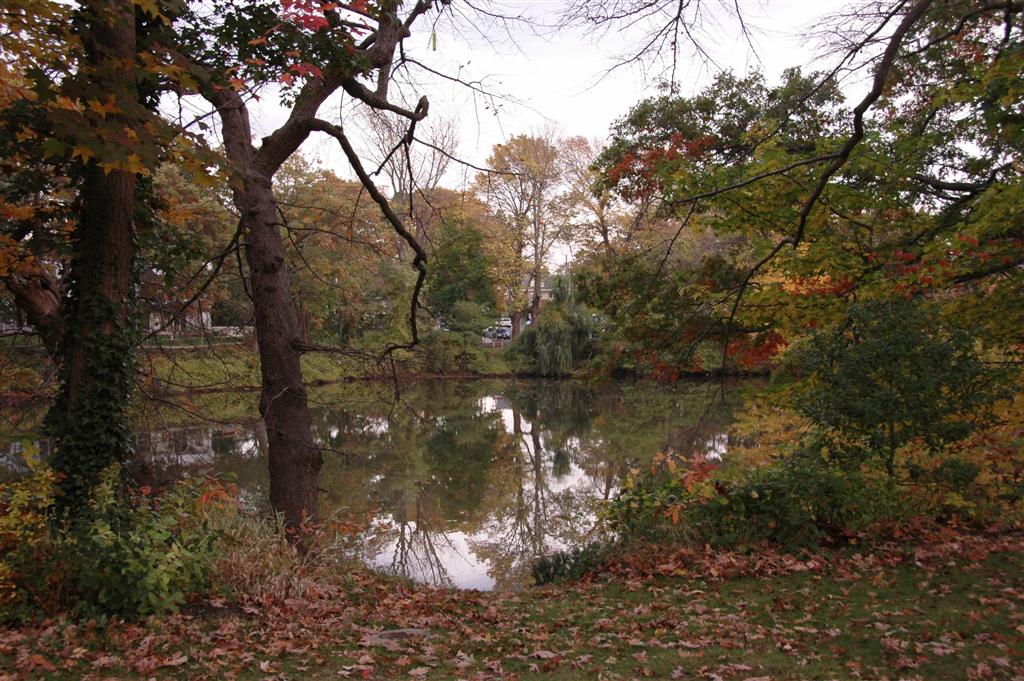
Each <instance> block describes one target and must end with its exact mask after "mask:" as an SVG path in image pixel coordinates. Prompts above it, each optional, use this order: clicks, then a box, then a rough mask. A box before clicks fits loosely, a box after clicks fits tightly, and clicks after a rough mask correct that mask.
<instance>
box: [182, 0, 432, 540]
mask: <svg viewBox="0 0 1024 681" xmlns="http://www.w3.org/2000/svg"><path fill="white" fill-rule="evenodd" d="M432 6H433V3H432V2H431V1H430V0H420V1H418V2H416V3H415V4H414V5H413V6H412V7H409V8H408V9H407V10H406V11H405V12H404V13H403V12H402V10H403V8H402V6H401V4H400V3H399V2H397V1H395V0H382V1H381V2H379V3H367V2H362V3H355V4H353V5H351V6H344V7H339V6H335V5H329V4H325V5H322V6H321V5H314V4H313V3H306V2H287V3H283V5H281V6H279V5H277V3H276V2H273V3H272V2H234V1H231V0H217V1H215V2H213V3H204V4H202V5H197V6H196V7H195V8H193V9H192V10H191V11H190V12H188V13H187V14H186V15H185V16H184V17H183V19H182V21H181V22H180V23H179V25H178V27H177V28H178V30H177V33H178V42H177V43H176V44H175V45H173V46H171V48H170V51H171V52H172V54H173V55H174V56H175V57H176V58H177V65H178V67H179V68H180V69H181V70H182V71H183V73H185V74H188V76H190V77H191V78H192V79H193V80H194V89H195V91H196V92H197V93H198V94H199V95H201V96H202V97H203V98H205V99H206V100H207V101H208V102H209V104H210V105H212V106H213V107H214V111H215V112H216V114H217V116H218V117H219V119H220V133H221V136H222V137H223V143H224V153H225V156H226V159H227V161H228V163H229V165H230V170H231V174H232V194H233V198H232V200H233V203H234V206H235V208H236V210H237V211H238V214H239V216H240V217H239V232H240V233H241V234H242V235H243V236H244V240H245V254H246V260H247V264H248V273H249V277H250V286H249V289H250V291H251V293H252V299H253V308H254V312H255V327H256V336H257V340H258V343H259V353H260V366H261V372H262V396H261V399H260V413H261V414H262V416H263V418H264V420H265V421H266V425H267V440H268V444H269V452H268V455H269V465H270V501H271V504H272V505H273V507H274V508H275V509H276V510H277V511H279V512H281V513H282V514H283V516H284V520H285V522H286V524H288V525H289V526H296V525H299V524H301V523H302V522H304V521H306V520H310V519H316V517H317V512H318V504H317V480H318V475H319V470H320V466H321V462H322V457H321V453H320V450H319V448H318V447H317V446H316V444H315V443H314V441H313V438H312V433H311V418H310V411H309V406H308V401H307V396H306V388H305V386H304V384H303V379H302V369H301V366H300V362H299V359H300V357H301V355H302V353H303V352H305V351H308V350H311V349H312V348H311V347H310V346H309V345H308V344H306V343H305V342H304V341H303V339H302V333H301V329H300V325H299V320H298V316H297V314H296V307H295V301H294V298H293V294H292V286H291V277H290V274H289V271H288V267H287V266H286V258H287V252H286V247H285V242H284V240H283V238H282V227H283V225H282V220H281V210H280V207H279V205H278V203H277V197H276V195H275V190H274V178H275V176H276V174H277V172H278V171H279V170H280V169H281V167H282V165H283V164H284V163H285V162H286V161H287V160H288V159H289V158H290V157H291V156H292V155H293V154H294V153H295V152H296V150H297V149H298V148H299V146H300V145H301V144H302V143H303V142H304V141H305V140H306V139H307V138H309V136H310V135H311V134H313V133H314V132H320V133H323V134H326V135H328V136H330V137H332V138H333V139H335V140H336V141H337V142H338V143H339V144H340V146H341V148H342V150H343V152H344V154H345V156H346V158H347V159H348V161H349V162H350V164H351V165H352V168H353V170H354V172H355V173H356V175H357V177H358V178H359V180H360V182H361V183H362V184H363V186H364V187H365V188H366V190H367V192H368V194H369V195H370V197H371V198H372V199H373V200H374V201H375V202H376V203H377V204H378V206H379V207H380V209H381V211H382V213H383V214H384V216H385V217H386V218H387V220H388V221H389V222H390V223H391V225H392V227H393V228H394V229H395V231H396V232H397V233H398V234H399V235H400V236H401V237H402V238H403V239H405V240H406V242H407V244H408V245H409V247H410V248H411V250H412V251H413V253H414V254H415V256H414V260H413V264H414V266H415V267H416V268H417V269H418V270H419V279H418V281H417V284H416V287H415V291H414V295H413V302H412V309H411V311H410V315H409V321H410V325H411V332H412V339H413V341H415V338H416V314H415V311H416V306H417V300H416V297H417V295H418V293H419V288H420V285H421V283H422V278H423V275H424V274H425V260H426V254H425V252H424V251H423V249H422V248H421V247H420V245H419V244H418V243H417V242H416V240H415V239H414V238H413V236H412V235H411V234H410V233H409V232H408V231H407V230H406V228H405V226H404V224H403V223H402V221H401V219H400V218H399V217H398V215H397V214H396V212H395V211H394V210H393V209H392V207H391V205H390V204H389V203H388V201H387V199H386V198H385V197H384V195H383V194H382V193H381V192H380V191H379V190H378V189H377V188H376V186H375V185H374V184H373V182H372V180H371V178H370V175H369V173H368V172H367V171H366V170H365V169H364V167H363V164H362V162H361V160H360V159H359V157H358V156H357V154H356V152H355V150H354V148H353V145H352V143H351V142H350V140H349V137H348V132H347V131H346V129H345V128H344V127H343V125H339V124H335V123H332V122H329V121H326V120H323V119H321V118H318V112H319V110H320V108H321V106H322V105H323V104H324V103H325V102H326V101H327V100H328V98H330V97H331V96H332V95H335V94H336V93H338V92H344V93H345V94H346V95H347V96H349V97H351V98H353V99H355V100H357V101H359V102H361V103H362V104H364V105H366V106H369V107H371V108H375V109H378V110H381V111H387V112H390V113H391V114H395V115H398V116H401V117H403V118H404V119H405V120H406V121H408V123H409V126H410V133H409V136H408V138H409V140H411V137H412V130H413V129H414V127H415V123H416V122H418V121H420V120H422V119H423V118H424V117H425V116H426V115H427V100H426V98H425V97H424V98H422V99H420V101H419V103H418V104H417V105H416V106H415V108H406V107H404V106H402V105H400V104H396V103H393V102H391V101H389V100H388V98H387V97H388V84H389V82H390V77H391V69H392V66H393V64H394V63H395V59H396V49H397V47H398V45H399V44H400V43H401V41H402V40H404V39H405V38H406V37H407V36H408V35H409V34H410V31H411V27H412V25H413V24H414V23H415V22H416V20H417V19H418V18H420V17H421V16H424V15H425V14H426V13H427V12H428V11H429V10H430V9H431V8H432ZM282 7H283V9H284V11H283V12H282V11H281V8H282ZM367 77H373V78H374V79H375V81H376V87H374V88H373V89H371V88H369V87H367V86H366V85H365V84H364V82H363V79H364V78H367ZM273 80H276V81H278V82H279V83H280V84H281V86H282V88H283V93H284V96H283V100H282V101H283V103H285V104H286V105H288V118H287V120H286V121H285V123H284V124H283V125H281V126H280V127H279V128H277V129H276V130H274V131H273V132H271V133H270V134H269V135H267V136H265V137H264V138H263V139H262V140H261V141H260V142H259V143H258V144H255V143H254V140H253V133H252V124H251V115H250V103H251V101H252V100H251V94H252V93H254V92H255V91H256V90H257V89H258V88H259V87H260V86H261V84H263V83H265V82H267V81H273Z"/></svg>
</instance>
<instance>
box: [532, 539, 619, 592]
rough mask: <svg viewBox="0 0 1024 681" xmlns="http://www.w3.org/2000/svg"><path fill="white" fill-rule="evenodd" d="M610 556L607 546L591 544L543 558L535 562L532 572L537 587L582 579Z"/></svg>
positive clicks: (597, 543)
mask: <svg viewBox="0 0 1024 681" xmlns="http://www.w3.org/2000/svg"><path fill="white" fill-rule="evenodd" d="M608 555H609V547H608V546H607V545H605V544H602V543H600V542H591V543H590V544H587V545H586V546H584V547H582V548H575V549H573V550H571V551H558V552H556V553H553V554H551V555H550V556H542V557H541V558H538V559H537V560H536V561H534V563H533V565H532V566H531V567H530V572H531V574H532V575H533V582H534V584H535V585H536V586H543V585H544V584H552V583H554V582H562V581H570V580H574V579H580V578H581V577H583V576H585V575H587V574H589V573H591V572H594V571H595V570H596V569H597V568H598V567H600V566H601V565H602V564H603V563H604V562H605V561H606V560H607V558H608Z"/></svg>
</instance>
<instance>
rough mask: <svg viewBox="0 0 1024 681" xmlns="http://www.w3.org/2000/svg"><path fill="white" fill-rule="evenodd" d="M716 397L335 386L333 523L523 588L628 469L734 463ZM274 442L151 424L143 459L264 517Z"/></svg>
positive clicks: (479, 577) (392, 554) (328, 471)
mask: <svg viewBox="0 0 1024 681" xmlns="http://www.w3.org/2000/svg"><path fill="white" fill-rule="evenodd" d="M717 388H718V386H713V385H708V384H686V385H682V386H673V387H665V386H660V385H651V384H626V385H616V386H605V387H593V386H588V385H585V384H581V383H576V382H567V381H561V382H556V381H529V382H462V383H455V382H449V383H441V382H429V383H422V384H417V385H415V386H411V387H406V388H405V389H404V391H403V393H402V395H401V398H400V399H399V400H397V401H396V400H395V399H394V396H393V393H392V392H391V391H390V389H389V388H388V387H387V386H380V387H376V386H366V385H359V386H340V387H336V388H332V389H329V390H327V391H325V392H322V393H318V394H316V395H315V398H316V401H317V403H318V405H317V408H316V410H315V414H314V436H315V438H316V440H317V443H318V444H319V445H320V446H321V447H322V448H323V449H324V459H325V465H324V470H323V474H322V477H321V482H320V486H321V488H322V490H323V497H322V504H323V511H324V512H325V513H331V512H340V513H342V514H345V515H353V516H356V517H360V518H364V519H366V520H367V521H368V527H367V529H366V531H365V532H364V533H362V535H360V536H359V537H358V541H357V549H356V550H358V551H359V552H360V553H361V554H362V557H363V559H364V560H365V561H366V562H367V563H369V564H370V565H373V566H375V567H377V568H379V569H381V570H384V571H387V572H391V573H394V574H396V575H401V576H406V577H411V578H413V579H416V580H419V581H422V582H428V583H432V584H438V585H451V586H456V587H461V588H476V589H511V588H517V587H519V586H521V585H523V584H525V583H527V582H528V581H529V567H530V565H531V563H532V562H533V560H534V559H535V558H537V557H538V556H542V555H545V554H549V553H551V552H553V551H555V550H558V549H564V548H568V547H572V546H578V545H582V544H583V543H585V542H586V541H587V539H588V536H589V534H590V533H591V532H592V531H593V529H594V501H595V500H599V499H608V498H610V497H612V496H613V495H614V494H615V493H616V491H617V489H618V485H619V483H620V480H621V479H622V478H623V476H624V475H625V474H626V473H627V472H628V471H629V469H630V468H632V467H634V466H637V465H640V464H643V463H646V462H647V461H649V460H650V458H651V457H652V456H653V455H654V454H655V453H656V452H658V451H665V450H668V449H671V450H674V451H681V452H685V453H688V454H691V455H693V454H696V455H703V456H708V457H720V456H722V455H723V454H724V453H725V452H726V451H727V450H728V448H729V444H730V443H729V439H728V436H727V434H726V428H727V426H728V424H729V421H730V418H731V405H730V404H726V403H723V402H722V401H721V396H720V394H719V392H718V390H717ZM728 394H735V391H731V392H729V393H728ZM265 441H266V435H265V432H263V431H262V430H261V428H260V425H259V423H258V422H249V423H248V424H247V425H246V424H234V425H224V424H221V425H216V426H213V425H210V424H182V425H178V426H174V427H169V426H167V425H165V424H164V423H162V422H161V423H153V422H151V423H148V424H147V425H146V426H145V428H143V429H142V430H140V432H139V434H138V435H137V440H136V445H137V449H138V451H139V452H140V453H141V454H143V458H144V460H145V461H146V462H147V468H148V470H147V474H149V475H151V476H153V477H154V478H155V479H157V480H170V479H173V478H174V477H177V476H180V475H182V474H184V473H185V472H193V473H196V472H201V473H208V474H224V473H231V474H233V475H234V476H235V477H236V479H237V481H238V484H239V487H240V492H241V494H242V497H243V500H244V501H245V502H246V503H247V504H250V505H251V506H253V507H255V508H257V509H260V508H261V504H265V503H266V501H265V500H266V498H267V477H266V476H267V472H266V461H265V460H264V458H263V454H262V452H263V451H265V446H264V443H265ZM2 454H3V452H0V455H2Z"/></svg>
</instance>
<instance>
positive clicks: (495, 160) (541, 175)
mask: <svg viewBox="0 0 1024 681" xmlns="http://www.w3.org/2000/svg"><path fill="white" fill-rule="evenodd" d="M487 165H488V168H490V169H491V171H492V172H489V173H482V174H481V175H480V176H478V177H477V179H476V187H477V191H478V193H479V194H480V196H481V198H483V199H484V201H486V202H487V203H488V205H489V206H490V207H491V210H492V211H493V212H494V213H495V214H496V215H497V216H498V218H499V220H500V221H501V223H502V227H503V230H502V231H503V241H504V242H505V243H506V245H507V250H508V255H509V256H510V258H511V262H510V263H509V266H508V267H507V268H506V271H505V274H506V276H505V277H504V281H503V284H504V285H505V287H506V290H507V292H508V294H507V295H508V298H509V300H510V301H511V312H512V335H513V336H517V335H519V325H520V319H521V317H522V315H523V313H524V312H527V311H529V312H530V313H531V314H532V316H533V319H535V320H536V319H537V315H538V314H539V312H540V300H541V286H542V281H543V278H544V272H545V265H546V258H547V256H548V255H549V254H550V253H551V248H552V246H554V244H555V242H556V241H557V240H558V239H559V238H561V236H562V234H563V231H564V227H565V225H566V223H567V220H568V216H567V214H566V213H565V212H564V211H563V210H562V206H560V204H559V202H558V201H557V197H558V193H559V190H560V188H561V159H560V156H559V151H558V147H557V145H556V140H555V138H554V135H553V134H549V133H545V134H542V135H539V136H529V135H517V136H516V137H513V138H512V139H510V140H509V141H508V142H506V143H505V144H497V145H495V146H494V149H493V150H492V153H491V157H490V158H489V159H488V162H487ZM527 297H529V299H528V300H527V299H526V298H527Z"/></svg>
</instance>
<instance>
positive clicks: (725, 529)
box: [694, 455, 905, 547]
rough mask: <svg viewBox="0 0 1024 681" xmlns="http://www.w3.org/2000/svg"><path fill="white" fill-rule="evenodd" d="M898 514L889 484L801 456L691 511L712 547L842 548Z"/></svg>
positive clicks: (750, 476) (900, 507)
mask: <svg viewBox="0 0 1024 681" xmlns="http://www.w3.org/2000/svg"><path fill="white" fill-rule="evenodd" d="M904 511H905V506H904V504H903V503H902V501H901V496H900V491H899V489H898V486H897V484H896V483H895V481H893V480H891V479H888V478H886V477H882V476H875V477H872V476H870V475H865V474H864V473H862V472H860V471H844V470H840V469H837V468H835V467H833V466H829V465H827V464H825V463H824V462H823V461H821V460H820V458H818V457H815V456H810V455H801V456H794V457H790V458H787V459H784V460H782V461H778V462H776V463H774V464H773V465H770V466H766V467H763V468H758V469H754V470H752V471H750V472H749V473H746V474H745V475H742V476H741V477H740V478H739V479H738V480H736V481H734V482H733V483H732V484H730V485H729V486H728V487H725V486H722V487H721V491H720V494H719V495H718V496H717V497H716V498H715V499H714V500H713V502H712V503H707V504H703V505H701V506H699V507H697V508H696V509H695V513H694V521H695V523H696V524H697V526H698V527H700V528H701V530H702V532H703V534H704V535H705V537H706V538H707V540H708V541H709V542H710V543H712V544H717V545H725V546H733V545H738V544H739V545H745V544H755V543H759V542H765V541H767V542H770V543H773V544H778V545H782V546H787V547H809V546H816V545H818V544H821V543H833V544H834V543H842V542H844V541H846V540H848V539H849V538H850V537H853V536H855V535H857V534H858V533H860V532H861V531H863V530H865V529H866V528H868V527H869V526H870V525H872V524H874V523H877V522H880V521H883V520H891V519H895V518H899V517H902V516H903V514H904Z"/></svg>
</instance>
